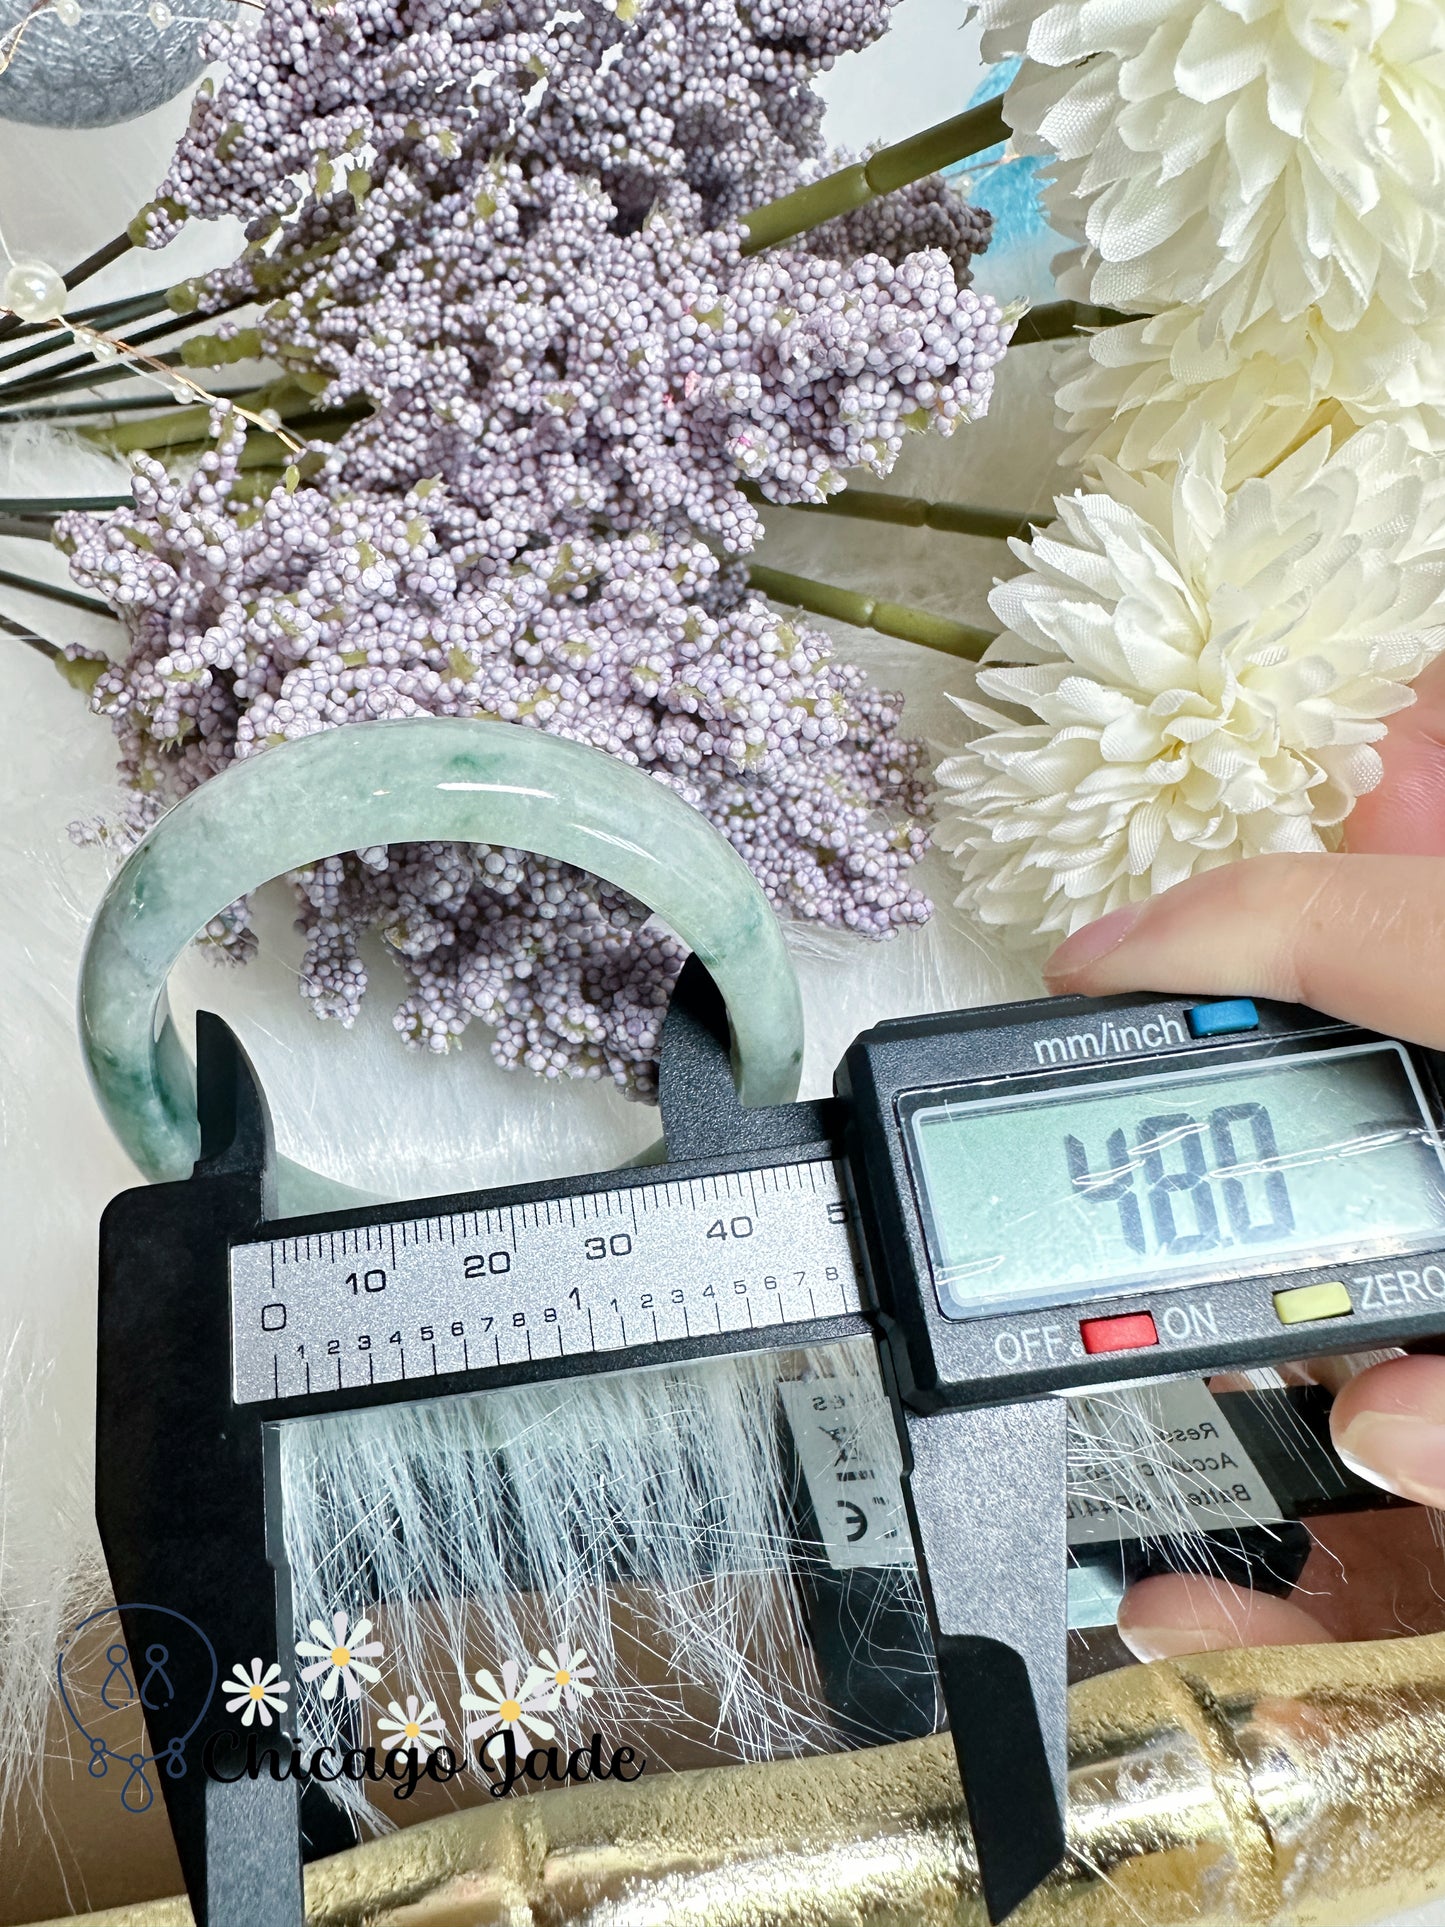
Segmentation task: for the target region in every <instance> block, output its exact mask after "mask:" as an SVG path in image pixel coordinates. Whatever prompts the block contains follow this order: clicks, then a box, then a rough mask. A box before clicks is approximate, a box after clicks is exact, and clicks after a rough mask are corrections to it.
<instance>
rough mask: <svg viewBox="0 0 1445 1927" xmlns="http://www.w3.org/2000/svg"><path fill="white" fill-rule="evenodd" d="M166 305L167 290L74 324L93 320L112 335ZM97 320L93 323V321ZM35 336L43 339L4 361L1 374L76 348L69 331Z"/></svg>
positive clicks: (81, 317)
mask: <svg viewBox="0 0 1445 1927" xmlns="http://www.w3.org/2000/svg"><path fill="white" fill-rule="evenodd" d="M165 305H166V297H165V292H164V290H162V291H161V293H159V294H138V295H134V296H132V298H131V299H130V300H129V301H115V302H111V303H109V304H108V305H106V306H105V307H100V308H94V309H91V310H89V312H88V314H76V315H71V316H70V320H71V322H72V323H74V324H77V325H78V324H80V323H83V322H85V321H87V320H88V319H90V324H91V325H92V326H93V327H97V328H99V329H100V330H101V331H102V332H103V333H106V334H109V333H110V332H111V331H112V330H113V329H115V328H121V327H125V326H126V325H127V324H128V323H130V322H132V321H143V320H144V319H145V318H146V316H147V315H152V314H159V313H160V312H161V310H162V309H163V308H164V307H165ZM91 317H93V319H91ZM34 332H35V333H36V334H38V335H39V336H40V337H41V339H40V340H38V341H35V342H32V343H31V344H30V346H29V347H28V348H18V349H17V350H16V351H15V353H14V354H13V355H6V356H5V357H4V358H3V360H0V374H3V373H4V372H5V370H6V369H7V368H19V367H20V366H21V365H22V363H24V362H27V361H35V360H38V359H39V358H40V357H41V356H42V355H53V354H58V353H59V351H60V350H61V349H62V348H69V347H72V346H73V345H74V342H75V336H74V334H73V333H72V332H71V330H70V329H69V328H39V327H37V328H36V329H35V330H34Z"/></svg>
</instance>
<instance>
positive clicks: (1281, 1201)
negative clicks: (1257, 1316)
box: [899, 1043, 1445, 1318]
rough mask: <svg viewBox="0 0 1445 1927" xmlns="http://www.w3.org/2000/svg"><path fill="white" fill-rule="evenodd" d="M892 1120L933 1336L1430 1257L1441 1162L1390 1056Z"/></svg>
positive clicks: (1443, 1217) (937, 1098)
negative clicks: (1144, 1293)
mask: <svg viewBox="0 0 1445 1927" xmlns="http://www.w3.org/2000/svg"><path fill="white" fill-rule="evenodd" d="M899 1110H900V1115H901V1122H902V1125H903V1130H904V1135H905V1140H906V1144H907V1151H908V1158H909V1163H910V1167H911V1170H912V1174H913V1180H914V1184H915V1186H916V1189H917V1193H918V1197H919V1201H920V1205H921V1209H922V1216H923V1225H924V1233H925V1237H926V1239H927V1243H928V1249H929V1256H930V1258H931V1260H932V1264H933V1273H934V1281H935V1284H936V1286H937V1289H938V1297H939V1303H940V1306H941V1308H942V1310H943V1312H944V1313H945V1315H946V1316H948V1317H951V1318H968V1317H972V1316H976V1315H977V1314H978V1313H980V1312H984V1311H995V1310H998V1309H999V1308H1001V1307H1008V1308H1010V1309H1012V1308H1014V1307H1026V1306H1032V1305H1045V1304H1058V1303H1062V1302H1070V1303H1072V1302H1075V1301H1077V1300H1080V1299H1089V1298H1097V1297H1105V1296H1110V1295H1113V1294H1116V1293H1118V1292H1119V1291H1121V1290H1127V1289H1128V1288H1129V1286H1131V1285H1138V1286H1140V1287H1147V1288H1149V1289H1155V1290H1157V1289H1159V1288H1160V1287H1163V1286H1170V1285H1183V1284H1188V1283H1192V1282H1197V1281H1199V1280H1201V1279H1205V1278H1229V1277H1239V1276H1242V1275H1245V1274H1249V1273H1253V1272H1268V1271H1279V1270H1288V1269H1290V1268H1291V1267H1295V1266H1304V1265H1307V1264H1312V1263H1314V1262H1316V1261H1330V1260H1333V1259H1335V1258H1346V1257H1351V1258H1354V1257H1365V1256H1368V1255H1374V1254H1379V1253H1385V1252H1405V1251H1411V1250H1419V1249H1422V1248H1423V1247H1425V1246H1427V1245H1432V1244H1440V1243H1442V1242H1445V1154H1442V1147H1441V1143H1440V1139H1439V1136H1438V1134H1437V1132H1436V1130H1435V1127H1434V1125H1433V1123H1432V1122H1431V1120H1430V1116H1429V1112H1428V1110H1427V1108H1426V1105H1425V1102H1424V1099H1423V1096H1422V1094H1421V1091H1420V1088H1419V1085H1418V1083H1417V1081H1416V1078H1415V1073H1414V1069H1413V1067H1412V1065H1411V1063H1410V1060H1409V1057H1408V1056H1407V1054H1406V1053H1405V1051H1404V1050H1403V1049H1402V1048H1401V1047H1400V1046H1399V1045H1398V1044H1393V1043H1388V1044H1387V1043H1382V1044H1362V1045H1355V1046H1352V1047H1349V1048H1346V1049H1342V1050H1326V1051H1317V1052H1310V1053H1295V1054H1291V1055H1289V1056H1282V1057H1276V1058H1272V1059H1270V1060H1267V1061H1260V1060H1255V1061H1253V1062H1249V1063H1243V1064H1234V1065H1227V1066H1220V1067H1217V1068H1210V1069H1205V1070H1198V1071H1191V1070H1188V1069H1180V1070H1175V1071H1169V1072H1166V1073H1163V1074H1157V1073H1156V1074H1154V1075H1152V1076H1151V1075H1141V1076H1123V1077H1115V1078H1112V1079H1110V1080H1109V1081H1107V1082H1104V1081H1102V1080H1101V1081H1099V1082H1096V1083H1090V1084H1073V1085H1070V1086H1068V1087H1065V1088H1062V1089H1060V1088H1055V1089H1054V1090H1051V1091H1037V1092H1033V1093H1031V1094H1028V1095H1025V1096H1012V1097H987V1098H978V1097H973V1096H966V1095H964V1093H963V1092H962V1091H961V1090H960V1089H959V1088H958V1087H954V1088H952V1089H944V1090H930V1091H913V1092H910V1093H908V1094H907V1095H906V1096H904V1097H903V1098H901V1099H900V1100H899Z"/></svg>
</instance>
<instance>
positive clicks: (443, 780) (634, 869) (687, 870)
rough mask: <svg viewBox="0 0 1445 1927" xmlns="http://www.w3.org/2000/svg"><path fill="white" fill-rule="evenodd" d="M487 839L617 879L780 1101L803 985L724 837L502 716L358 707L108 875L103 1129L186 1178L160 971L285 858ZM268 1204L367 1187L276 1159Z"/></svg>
mask: <svg viewBox="0 0 1445 1927" xmlns="http://www.w3.org/2000/svg"><path fill="white" fill-rule="evenodd" d="M428 842H429V843H441V842H448V843H490V844H495V845H498V846H500V847H505V848H508V849H514V850H526V851H530V852H532V853H534V854H535V855H538V856H547V857H552V858H554V859H556V860H557V861H558V862H562V863H570V864H573V865H575V867H576V868H577V869H579V870H587V871H590V872H591V873H592V874H593V875H595V876H599V877H602V878H604V879H605V880H606V881H607V882H609V883H613V884H616V885H617V887H618V888H619V889H622V890H626V891H627V892H628V894H629V895H631V896H633V897H636V898H637V899H638V900H639V901H640V902H642V903H644V904H646V905H647V906H648V908H649V909H651V910H653V911H654V912H656V914H657V915H658V916H660V917H661V918H662V919H663V920H664V922H666V923H667V924H668V925H669V927H670V928H671V929H673V930H674V931H676V933H677V935H678V936H679V937H681V938H682V940H683V942H684V943H686V944H687V945H688V946H689V947H690V948H691V949H692V950H693V951H694V952H695V953H696V954H697V955H698V957H700V958H701V960H702V962H703V963H704V964H705V965H706V966H707V968H708V970H709V972H710V973H711V975H712V977H713V979H714V981H715V982H716V984H717V986H718V989H719V990H720V991H721V993H722V995H723V998H724V1000H725V1002H726V1004H727V1009H728V1016H729V1019H730V1022H731V1025H732V1037H733V1064H734V1072H735V1075H736V1078H737V1083H738V1092H739V1095H740V1097H741V1098H742V1101H743V1103H745V1104H753V1105H765V1104H786V1103H789V1102H791V1100H792V1099H793V1097H794V1096H796V1094H797V1088H798V1076H799V1070H800V1067H801V1063H802V1044H803V1021H802V1003H801V999H800V998H799V995H798V986H797V981H796V979H795V977H794V975H793V967H792V964H791V962H790V960H789V957H788V953H787V949H786V946H785V945H784V942H783V934H782V931H781V929H780V927H779V924H778V920H777V917H776V916H775V915H774V913H773V910H772V907H771V906H770V904H769V903H768V900H767V898H766V897H765V896H764V895H763V892H762V890H761V889H760V887H759V885H758V883H757V881H756V879H755V878H754V877H753V875H752V872H751V871H750V870H749V869H748V867H747V865H746V864H745V863H744V862H743V860H742V858H741V857H740V856H738V854H737V852H736V851H735V850H734V849H733V848H732V846H731V844H729V843H728V842H727V841H726V839H725V838H724V837H723V836H721V835H720V834H719V832H718V831H717V830H715V829H713V827H712V826H711V824H709V823H708V822H707V821H706V820H705V818H703V817H702V816H700V815H699V814H698V813H697V811H696V810H694V809H692V808H691V807H690V805H688V804H687V803H685V802H683V800H682V799H681V798H680V797H679V796H677V795H676V794H674V792H673V791H672V790H670V789H668V788H667V787H666V786H665V785H664V784H662V783H660V782H658V781H657V780H656V779H655V778H653V777H649V776H646V775H644V774H643V772H642V771H641V770H639V769H636V768H634V767H632V766H631V765H629V764H625V763H620V762H618V761H617V760H616V759H615V758H614V757H611V756H608V755H605V754H604V753H603V752H602V751H601V750H596V749H589V748H587V747H585V746H584V745H582V744H580V743H573V742H568V741H567V740H565V739H564V738H563V737H560V736H549V735H547V734H545V733H544V732H543V731H541V730H537V729H526V728H523V727H522V726H521V725H519V724H515V723H489V722H478V721H472V720H469V719H467V718H465V717H447V716H439V717H415V718H408V719H406V720H402V721H395V722H376V723H354V724H348V725H347V726H346V727H345V728H343V729H335V730H327V731H324V732H322V733H320V734H318V735H315V736H307V737H303V738H301V739H299V740H297V741H292V742H286V743H281V744H278V745H277V746H275V747H274V748H272V749H268V750H266V751H264V752H263V753H262V754H259V755H256V756H252V757H249V758H247V759H246V760H245V761H244V762H240V763H235V764H233V765H232V766H231V767H230V768H229V769H227V770H224V771H223V772H222V773H221V774H220V775H218V776H214V777H212V778H211V780H210V781H209V782H207V783H205V784H203V785H202V786H201V787H200V788H199V789H197V790H194V791H192V793H191V794H190V795H189V796H187V797H185V798H183V800H182V801H181V802H179V803H177V804H176V806H175V807H174V808H173V809H172V810H170V811H169V812H168V813H167V814H166V815H165V816H164V817H162V818H161V819H160V821H159V822H158V823H156V824H155V825H154V827H153V828H152V829H151V830H150V831H149V832H148V833H147V835H146V836H145V837H144V838H143V839H142V840H141V842H140V843H138V844H137V845H136V848H135V849H134V850H133V851H132V853H131V855H130V857H129V858H128V859H127V861H126V862H125V864H124V865H123V867H122V868H121V869H120V871H119V872H118V873H117V875H116V876H115V878H114V880H113V881H112V883H111V885H110V887H109V889H108V890H107V891H106V893H105V897H104V899H103V900H102V902H101V905H100V909H99V911H98V912H97V914H96V917H95V921H94V923H93V924H92V925H91V930H90V935H89V938H88V940H87V943H86V948H85V956H84V959H83V962H82V965H81V976H80V1033H81V1041H82V1044H83V1047H84V1050H85V1055H86V1060H87V1063H88V1064H89V1067H90V1075H91V1081H92V1083H93V1084H94V1086H95V1091H96V1095H97V1096H98V1097H99V1099H100V1103H101V1107H102V1109H103V1110H104V1112H105V1114H106V1117H107V1118H108V1119H109V1121H110V1125H111V1128H112V1129H113V1130H114V1131H115V1133H116V1136H117V1137H118V1138H119V1139H120V1141H121V1143H122V1144H123V1145H124V1146H125V1148H126V1150H127V1151H128V1152H129V1154H130V1156H131V1157H132V1158H133V1159H134V1160H135V1162H136V1164H137V1165H138V1166H139V1167H140V1169H141V1171H142V1172H143V1173H144V1174H145V1176H146V1177H148V1178H150V1179H153V1180H163V1179H169V1178H182V1177H185V1176H186V1175H187V1174H188V1173H189V1171H190V1169H191V1166H192V1164H193V1163H194V1162H195V1159H196V1156H197V1153H198V1149H199V1144H200V1133H199V1127H198V1125H197V1122H196V1100H195V1080H194V1075H193V1073H192V1070H191V1067H190V1064H189V1062H188V1060H187V1057H186V1054H185V1051H184V1050H183V1048H182V1046H181V1042H180V1039H179V1037H178V1036H177V1034H176V1029H175V1026H174V1024H173V1023H172V1021H171V1016H170V1010H169V1006H168V1004H167V1001H166V979H167V977H168V976H169V975H170V972H171V969H172V967H173V966H174V964H175V963H176V961H177V959H178V958H179V957H180V955H181V953H182V952H183V951H184V950H185V948H186V946H187V944H188V943H189V942H190V941H191V939H192V938H193V937H194V936H195V935H196V933H197V932H198V931H200V930H203V929H204V928H205V926H206V924H207V923H209V922H210V920H211V918H212V917H214V916H217V915H219V913H220V912H221V911H223V910H225V909H226V908H228V907H229V905H231V904H233V903H235V902H236V901H237V900H238V898H241V897H244V896H246V895H248V894H249V893H250V892H251V891H252V890H255V889H258V888H259V887H260V886H261V884H263V883H265V882H267V881H268V880H269V879H270V878H272V877H274V876H279V875H280V874H281V873H282V872H283V871H286V870H296V869H301V868H304V867H305V866H306V865H307V864H310V863H315V862H319V861H320V859H321V858H322V857H325V856H331V855H337V854H340V853H343V852H345V851H349V850H362V849H367V848H370V847H372V846H374V845H376V844H382V843H428ZM278 1191H279V1196H280V1206H281V1209H282V1210H283V1211H284V1212H286V1213H288V1214H296V1213H299V1212H304V1211H316V1210H325V1209H335V1208H336V1206H337V1205H338V1204H339V1203H346V1202H356V1201H358V1200H360V1199H361V1198H362V1197H363V1195H364V1194H362V1193H359V1192H357V1191H354V1190H352V1189H350V1188H349V1187H347V1186H344V1185H341V1184H339V1183H337V1182H336V1181H335V1180H334V1179H329V1178H325V1177H323V1176H321V1175H320V1174H319V1173H317V1172H314V1171H310V1170H307V1169H306V1168H305V1167H304V1166H301V1165H298V1164H294V1163H292V1162H291V1161H290V1160H289V1159H285V1158H283V1159H281V1160H280V1161H279V1170H278Z"/></svg>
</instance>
